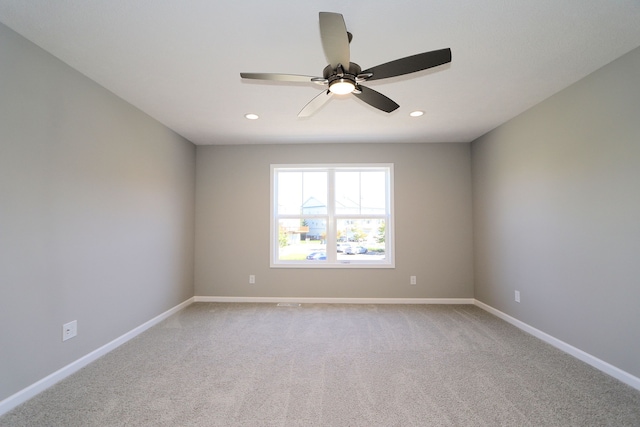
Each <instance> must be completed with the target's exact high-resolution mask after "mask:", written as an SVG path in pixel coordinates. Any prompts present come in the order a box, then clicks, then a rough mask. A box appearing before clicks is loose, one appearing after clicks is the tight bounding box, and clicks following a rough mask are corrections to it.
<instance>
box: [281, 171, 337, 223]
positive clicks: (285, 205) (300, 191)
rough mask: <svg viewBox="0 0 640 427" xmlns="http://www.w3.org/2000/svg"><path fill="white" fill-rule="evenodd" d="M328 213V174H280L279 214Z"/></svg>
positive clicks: (314, 172)
mask: <svg viewBox="0 0 640 427" xmlns="http://www.w3.org/2000/svg"><path fill="white" fill-rule="evenodd" d="M325 213H327V173H326V172H316V171H313V172H279V173H278V214H280V215H300V214H325Z"/></svg>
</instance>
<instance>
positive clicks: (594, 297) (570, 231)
mask: <svg viewBox="0 0 640 427" xmlns="http://www.w3.org/2000/svg"><path fill="white" fill-rule="evenodd" d="M472 178H473V203H474V234H475V247H474V253H475V272H476V276H475V293H476V298H477V299H478V300H480V301H482V302H484V303H486V304H489V305H491V306H493V307H495V308H497V309H498V310H501V311H503V312H504V313H507V314H509V315H511V316H513V317H515V318H517V319H519V320H521V321H524V322H526V323H527V324H529V325H531V326H533V327H535V328H538V329H540V330H542V331H544V332H546V333H548V334H551V335H552V336H554V337H556V338H559V339H560V340H562V341H565V342H567V343H569V344H571V345H573V346H575V347H577V348H579V349H581V350H583V351H586V352H587V353H590V354H591V355H594V356H596V357H598V358H600V359H602V360H604V361H606V362H609V363H610V364H612V365H614V366H616V367H618V368H621V369H623V370H625V371H627V372H629V373H631V374H632V375H635V376H637V377H640V307H639V303H640V49H636V50H635V51H632V52H631V53H630V54H627V55H626V56H623V57H622V58H620V59H618V60H616V61H615V62H613V63H611V64H609V65H607V66H606V67H604V68H602V69H600V70H599V71H597V72H595V73H594V74H592V75H590V76H588V77H587V78H585V79H583V80H581V81H579V82H578V83H576V84H574V85H573V86H571V87H569V88H567V89H566V90H563V91H562V92H560V93H558V94H557V95H555V96H553V97H551V98H549V99H548V100H546V101H545V102H543V103H541V104H539V105H538V106H536V107H534V108H533V109H531V110H529V111H527V112H526V113H524V114H522V115H521V116H519V117H517V118H515V119H514V120H512V121H510V122H508V123H507V124H505V125H503V126H501V127H499V128H498V129H496V130H494V131H493V132H491V133H489V134H487V135H485V136H484V137H482V138H480V139H478V140H477V141H474V142H473V144H472ZM514 290H519V291H520V292H521V303H520V304H518V303H516V302H514Z"/></svg>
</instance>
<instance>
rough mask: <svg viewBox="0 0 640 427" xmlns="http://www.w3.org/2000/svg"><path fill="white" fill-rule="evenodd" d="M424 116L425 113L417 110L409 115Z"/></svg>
mask: <svg viewBox="0 0 640 427" xmlns="http://www.w3.org/2000/svg"><path fill="white" fill-rule="evenodd" d="M423 114H424V111H420V110H416V111H412V112H410V113H409V115H410V116H411V117H420V116H421V115H423Z"/></svg>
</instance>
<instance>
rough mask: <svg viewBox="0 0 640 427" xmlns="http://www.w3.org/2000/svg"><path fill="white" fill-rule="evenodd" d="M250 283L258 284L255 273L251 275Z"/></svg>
mask: <svg viewBox="0 0 640 427" xmlns="http://www.w3.org/2000/svg"><path fill="white" fill-rule="evenodd" d="M249 284H250V285H255V284H256V276H254V275H253V274H250V275H249Z"/></svg>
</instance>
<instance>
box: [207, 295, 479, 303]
mask: <svg viewBox="0 0 640 427" xmlns="http://www.w3.org/2000/svg"><path fill="white" fill-rule="evenodd" d="M194 302H264V303H273V304H277V303H279V302H286V303H300V304H474V303H475V299H473V298H323V297H225V296H217V297H216V296H196V297H194Z"/></svg>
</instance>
